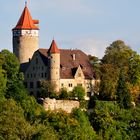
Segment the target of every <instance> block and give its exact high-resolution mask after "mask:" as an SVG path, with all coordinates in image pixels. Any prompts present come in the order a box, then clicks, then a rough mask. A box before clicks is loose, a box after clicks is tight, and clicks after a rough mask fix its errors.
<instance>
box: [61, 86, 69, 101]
mask: <svg viewBox="0 0 140 140" xmlns="http://www.w3.org/2000/svg"><path fill="white" fill-rule="evenodd" d="M59 98H60V99H68V98H69V95H68V92H67V89H65V88H62V89H61V93H60V95H59Z"/></svg>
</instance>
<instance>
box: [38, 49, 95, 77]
mask: <svg viewBox="0 0 140 140" xmlns="http://www.w3.org/2000/svg"><path fill="white" fill-rule="evenodd" d="M38 51H39V53H40V55H42V56H43V57H42V59H44V60H43V62H45V61H47V57H48V54H47V52H48V51H49V50H47V49H39V50H38ZM73 54H74V55H75V60H74V59H73ZM45 64H46V63H45ZM79 65H80V66H81V68H82V70H83V73H84V76H85V79H92V78H93V76H94V74H93V70H92V66H91V64H90V61H89V58H88V56H87V55H86V54H85V53H84V52H82V51H81V50H66V49H60V78H61V79H73V78H74V73H75V72H74V70H75V69H77V68H78V66H79Z"/></svg>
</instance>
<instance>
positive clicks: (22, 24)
mask: <svg viewBox="0 0 140 140" xmlns="http://www.w3.org/2000/svg"><path fill="white" fill-rule="evenodd" d="M38 23H39V21H38V20H33V19H32V17H31V14H30V12H29V10H28V7H27V5H26V6H25V8H24V10H23V12H22V15H21V17H20V19H19V21H18V23H17V25H16V27H15V28H14V29H29V30H31V29H35V30H39V28H38V27H37V26H36V25H35V24H38Z"/></svg>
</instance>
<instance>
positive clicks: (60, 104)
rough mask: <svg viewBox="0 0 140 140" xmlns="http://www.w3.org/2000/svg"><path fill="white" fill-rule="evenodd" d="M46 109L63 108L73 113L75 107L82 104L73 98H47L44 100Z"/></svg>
mask: <svg viewBox="0 0 140 140" xmlns="http://www.w3.org/2000/svg"><path fill="white" fill-rule="evenodd" d="M43 106H44V108H45V110H59V109H62V110H64V111H66V112H67V113H71V112H72V109H73V108H79V106H80V104H79V102H78V101H72V100H56V99H49V98H46V99H45V100H44V102H43Z"/></svg>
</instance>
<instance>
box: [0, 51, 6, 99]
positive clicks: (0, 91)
mask: <svg viewBox="0 0 140 140" xmlns="http://www.w3.org/2000/svg"><path fill="white" fill-rule="evenodd" d="M3 63H4V58H3V56H2V54H1V53H0V96H3V95H4V91H5V90H6V83H7V77H6V72H5V70H3V69H2V66H3Z"/></svg>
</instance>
